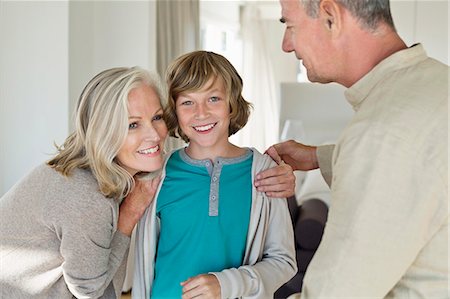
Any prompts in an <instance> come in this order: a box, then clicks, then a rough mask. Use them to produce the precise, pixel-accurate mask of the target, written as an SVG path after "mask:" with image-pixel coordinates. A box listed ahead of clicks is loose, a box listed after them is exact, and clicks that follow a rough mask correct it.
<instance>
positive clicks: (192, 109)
mask: <svg viewBox="0 0 450 299" xmlns="http://www.w3.org/2000/svg"><path fill="white" fill-rule="evenodd" d="M175 105H176V114H177V117H178V125H179V126H180V128H181V130H182V131H183V133H184V134H185V135H186V136H187V137H188V138H189V143H190V145H189V147H190V148H191V149H196V148H200V149H201V150H202V151H203V150H205V149H206V150H208V151H212V152H214V151H215V150H219V149H221V148H223V146H225V145H226V144H227V143H228V130H229V125H230V105H229V103H228V99H227V95H226V91H225V87H224V84H223V80H222V79H220V78H217V79H216V80H215V78H211V79H209V80H208V82H207V83H206V84H205V85H204V86H203V87H202V88H201V89H199V90H196V91H192V92H188V93H182V94H180V95H179V96H178V97H177V99H176V103H175Z"/></svg>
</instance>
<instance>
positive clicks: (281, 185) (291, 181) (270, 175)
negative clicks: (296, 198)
mask: <svg viewBox="0 0 450 299" xmlns="http://www.w3.org/2000/svg"><path fill="white" fill-rule="evenodd" d="M254 184H255V187H256V188H257V190H258V191H260V192H266V194H267V196H270V197H289V196H292V195H293V194H294V193H295V175H294V172H293V171H292V167H291V166H289V165H288V164H284V163H283V164H281V165H278V166H275V167H272V168H270V169H267V170H265V171H263V172H261V173H259V174H258V175H257V176H256V180H255V183H254Z"/></svg>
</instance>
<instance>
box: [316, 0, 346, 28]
mask: <svg viewBox="0 0 450 299" xmlns="http://www.w3.org/2000/svg"><path fill="white" fill-rule="evenodd" d="M342 9H343V8H342V7H341V6H340V5H339V3H337V2H336V1H335V0H322V1H321V2H320V6H319V18H320V20H321V22H322V24H323V26H324V27H325V29H326V30H328V31H330V32H331V33H332V34H334V35H336V34H339V33H340V31H341V28H342Z"/></svg>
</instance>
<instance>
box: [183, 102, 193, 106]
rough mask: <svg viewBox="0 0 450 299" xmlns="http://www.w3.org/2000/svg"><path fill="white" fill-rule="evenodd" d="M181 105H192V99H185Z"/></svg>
mask: <svg viewBox="0 0 450 299" xmlns="http://www.w3.org/2000/svg"><path fill="white" fill-rule="evenodd" d="M181 105H183V106H189V105H192V101H183V102H181Z"/></svg>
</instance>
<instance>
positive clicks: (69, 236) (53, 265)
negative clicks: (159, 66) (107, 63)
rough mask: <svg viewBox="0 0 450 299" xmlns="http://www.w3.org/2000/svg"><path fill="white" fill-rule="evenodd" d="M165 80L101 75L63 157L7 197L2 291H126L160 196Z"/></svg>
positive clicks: (113, 294)
mask: <svg viewBox="0 0 450 299" xmlns="http://www.w3.org/2000/svg"><path fill="white" fill-rule="evenodd" d="M161 98H162V94H161V89H160V84H159V79H158V78H157V77H154V76H153V75H150V74H149V73H148V72H146V71H144V70H142V69H140V68H137V67H134V68H113V69H109V70H106V71H103V72H101V73H100V74H98V75H97V76H95V77H94V78H93V79H92V80H91V81H90V82H89V83H88V84H87V86H86V87H85V89H84V91H83V92H82V94H81V96H80V98H79V102H78V106H77V118H76V130H75V132H74V133H72V134H71V135H70V136H69V137H68V138H67V139H66V141H65V142H64V145H63V146H62V147H60V148H58V154H57V155H56V156H55V157H54V158H53V159H51V160H50V161H48V162H47V163H45V164H43V165H40V166H38V167H37V168H36V169H34V170H33V171H32V172H31V173H30V174H29V175H27V176H26V177H25V178H24V179H22V180H21V181H20V182H18V183H17V184H16V185H15V186H14V187H13V188H12V189H11V190H9V192H7V193H6V194H5V195H4V196H3V197H2V198H0V215H1V217H0V219H1V220H0V268H1V271H0V297H1V298H72V297H73V296H75V297H77V298H98V297H102V296H103V297H104V298H119V296H120V291H121V287H122V283H123V278H124V275H125V264H126V253H127V250H128V247H129V243H130V235H131V232H132V230H133V227H134V226H135V224H136V222H137V221H138V220H139V218H140V217H141V216H142V214H143V212H144V210H145V208H146V207H147V206H148V205H149V204H150V203H151V201H152V200H153V196H154V192H155V189H156V186H157V184H158V182H159V179H154V180H137V179H135V178H136V177H137V176H140V175H142V174H145V173H149V172H152V171H155V170H158V169H160V168H161V166H162V163H163V157H162V148H163V145H164V140H165V138H166V135H167V128H166V125H165V123H164V120H163V109H162V106H161V102H160V99H161Z"/></svg>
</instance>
